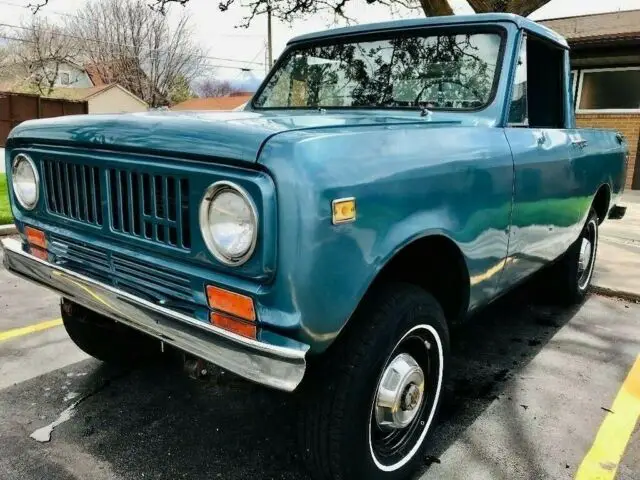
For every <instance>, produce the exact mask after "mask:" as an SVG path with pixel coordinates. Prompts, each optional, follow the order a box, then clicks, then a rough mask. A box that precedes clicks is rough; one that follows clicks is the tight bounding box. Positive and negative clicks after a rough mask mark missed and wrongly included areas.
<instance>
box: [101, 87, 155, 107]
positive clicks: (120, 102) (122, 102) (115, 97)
mask: <svg viewBox="0 0 640 480" xmlns="http://www.w3.org/2000/svg"><path fill="white" fill-rule="evenodd" d="M146 111H147V105H146V104H145V103H143V102H141V101H140V100H137V99H136V98H134V97H132V96H131V95H129V94H128V93H125V92H123V91H122V90H120V89H119V88H117V87H114V88H110V89H108V90H105V91H103V92H100V93H99V94H97V95H95V96H93V97H91V98H89V113H132V112H146Z"/></svg>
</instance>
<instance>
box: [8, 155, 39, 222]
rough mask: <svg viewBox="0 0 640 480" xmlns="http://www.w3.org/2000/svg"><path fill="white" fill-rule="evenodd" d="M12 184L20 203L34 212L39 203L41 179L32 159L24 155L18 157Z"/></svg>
mask: <svg viewBox="0 0 640 480" xmlns="http://www.w3.org/2000/svg"><path fill="white" fill-rule="evenodd" d="M11 183H12V186H13V193H14V194H15V195H16V199H17V200H18V203H19V204H20V205H22V207H23V208H26V209H27V210H33V208H35V206H36V204H37V203H38V195H39V193H38V192H39V190H40V185H39V184H40V178H39V177H38V171H37V170H36V166H35V164H34V163H33V160H31V157H29V156H28V155H25V154H24V153H20V154H18V155H16V158H14V159H13V166H12V169H11Z"/></svg>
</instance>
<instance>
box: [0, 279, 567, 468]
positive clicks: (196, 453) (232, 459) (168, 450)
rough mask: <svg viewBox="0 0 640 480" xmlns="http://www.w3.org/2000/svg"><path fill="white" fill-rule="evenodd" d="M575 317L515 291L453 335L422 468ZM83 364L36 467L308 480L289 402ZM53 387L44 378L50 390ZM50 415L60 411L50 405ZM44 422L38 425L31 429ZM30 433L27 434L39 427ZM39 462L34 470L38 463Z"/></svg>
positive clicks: (164, 373) (220, 380)
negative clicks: (65, 412) (76, 399)
mask: <svg viewBox="0 0 640 480" xmlns="http://www.w3.org/2000/svg"><path fill="white" fill-rule="evenodd" d="M576 311H577V308H572V309H561V308H558V307H551V306H546V305H541V304H539V303H534V301H533V299H532V298H531V294H530V293H529V291H525V289H520V290H518V291H516V292H513V293H512V294H511V295H509V296H508V297H506V298H505V299H503V300H500V301H498V302H496V303H495V304H493V305H492V306H490V307H488V308H487V309H485V310H484V311H482V312H481V313H480V314H478V315H476V316H475V317H474V318H472V319H471V321H470V322H469V323H467V324H466V325H464V326H463V327H460V328H459V329H458V330H457V331H455V332H454V335H453V338H454V343H453V346H452V353H453V364H452V368H451V373H452V375H451V378H450V379H449V381H448V383H447V385H446V388H445V398H444V405H443V408H442V410H441V415H440V420H441V421H440V424H439V425H438V427H437V428H436V430H435V431H434V434H433V435H432V440H431V443H430V446H429V449H428V455H429V456H428V457H427V458H426V459H425V465H427V464H428V463H429V462H432V461H434V459H437V458H438V456H439V455H441V454H442V452H444V451H445V450H446V449H447V447H448V446H449V445H450V444H451V443H452V442H454V441H455V439H456V438H457V437H458V436H459V435H460V434H461V433H462V432H464V430H465V429H466V428H467V427H468V426H469V425H470V424H471V423H472V422H473V421H474V420H475V419H476V418H477V417H478V416H479V415H480V414H481V413H482V412H483V411H484V410H485V409H486V408H487V407H488V406H489V405H490V404H491V402H493V401H494V400H495V399H497V398H500V397H501V392H502V390H503V389H504V384H505V382H506V381H507V380H509V379H510V378H512V377H513V376H514V375H517V374H518V372H519V371H520V370H521V369H522V368H523V367H524V366H526V364H527V363H529V362H530V361H531V360H532V359H533V358H534V357H535V356H536V354H537V353H538V352H539V351H540V350H541V349H542V348H543V346H544V345H545V344H546V343H547V342H548V341H549V340H550V339H551V337H552V336H553V335H554V334H555V333H556V332H557V331H558V330H559V329H560V328H562V327H563V326H564V325H565V324H566V323H567V322H568V321H569V320H570V319H571V318H572V317H573V316H574V314H575V312H576ZM85 363H87V364H88V365H89V366H88V367H86V366H85V367H84V368H85V369H88V370H89V372H88V374H87V375H86V376H85V377H82V378H81V380H79V381H78V382H76V383H79V386H80V388H82V389H83V390H84V391H85V392H93V393H92V394H90V395H89V396H88V397H87V398H86V399H85V400H84V401H83V402H82V403H81V404H80V405H78V407H77V409H76V410H77V411H76V414H75V416H74V417H73V418H72V420H71V421H68V422H66V423H64V424H62V425H60V426H58V427H57V428H56V430H55V431H54V433H53V439H52V441H51V443H49V444H43V445H42V448H44V449H45V450H47V451H49V454H48V455H45V457H46V458H53V457H55V456H56V455H57V454H58V449H62V450H61V451H63V450H64V451H68V452H73V451H79V452H84V453H83V454H84V455H86V454H89V455H90V456H91V457H92V459H93V460H91V462H89V463H93V462H95V460H98V462H97V463H98V464H100V465H103V466H104V469H103V470H101V471H99V472H98V471H95V472H93V473H92V475H91V476H92V478H95V479H100V478H113V477H117V478H145V479H148V478H152V479H153V478H163V479H164V478H171V479H178V478H187V479H205V478H206V479H216V478H224V479H227V478H233V479H252V480H257V479H267V478H274V479H306V478H308V477H307V475H306V473H305V472H304V470H303V467H302V465H301V463H300V460H299V458H298V455H297V451H296V426H295V413H296V412H295V402H294V399H293V398H292V397H291V396H290V395H287V394H282V393H279V392H274V391H269V390H266V389H263V388H261V387H257V386H254V385H252V384H249V383H246V382H244V381H242V380H240V379H238V378H236V377H235V376H232V375H230V374H221V373H217V374H216V375H214V376H213V377H212V379H210V380H208V381H196V380H191V379H189V378H187V377H186V376H185V375H184V374H183V373H182V372H180V371H178V370H177V369H175V368H173V369H169V370H167V368H166V366H165V365H157V366H150V367H145V368H142V369H138V370H134V371H131V372H118V371H114V370H110V369H108V368H107V367H105V366H102V365H99V364H97V363H95V362H93V361H88V362H85ZM96 365H99V366H97V367H96ZM52 375H54V374H50V375H47V376H45V377H49V376H52ZM59 375H60V376H62V377H63V376H64V375H65V374H64V373H60V374H59ZM67 376H68V374H67ZM42 378H43V377H40V379H34V380H31V381H29V382H25V383H24V384H20V385H18V386H16V387H13V388H12V389H7V390H5V391H4V392H2V393H1V394H0V397H3V396H5V397H6V396H7V395H14V394H13V393H11V392H12V391H13V390H20V391H19V392H16V393H15V395H17V396H18V397H20V396H21V395H22V396H24V397H25V400H24V402H28V401H30V400H28V399H27V397H28V395H27V390H28V389H32V390H35V389H36V388H40V387H39V386H37V385H38V384H37V383H36V381H39V382H40V383H42ZM55 381H57V380H56V379H55V378H54V377H51V379H50V382H51V383H55ZM76 388H77V387H76ZM21 392H22V393H21ZM501 400H502V399H501ZM4 401H6V400H4ZM4 401H3V403H4ZM64 406H66V405H63V406H62V408H64ZM18 408H21V407H20V406H19V405H16V409H18ZM55 408H56V409H58V408H59V410H60V411H61V410H62V408H60V405H56V406H55ZM514 408H524V407H521V406H519V405H514ZM41 418H42V417H41ZM52 420H53V419H49V418H48V417H47V420H46V421H42V422H41V423H47V422H49V421H52ZM35 423H36V422H34V429H35V428H37V427H39V426H41V425H40V424H38V425H35ZM0 424H1V422H0ZM514 428H517V427H514ZM29 433H30V432H25V434H24V437H21V438H20V440H19V443H23V442H24V440H23V438H26V437H28V434H29ZM26 442H28V443H25V444H24V445H25V446H26V447H27V448H33V449H36V445H37V444H35V443H34V442H33V441H32V440H30V439H28V438H26ZM17 445H18V444H17V443H16V450H17V451H16V454H18V449H17ZM19 451H23V448H20V449H19ZM20 455H23V454H20ZM25 455H27V454H25ZM68 455H70V456H73V454H72V453H68ZM39 458H40V459H39V460H38V461H39V462H42V461H48V460H46V458H45V459H42V458H41V457H39ZM81 461H82V459H81V458H80V459H78V458H73V459H71V460H70V462H71V463H77V462H81ZM58 463H59V462H58ZM65 463H66V462H65ZM34 468H35V466H34ZM78 468H80V467H78V466H77V465H76V466H75V467H73V470H75V471H79V470H77V469H78ZM0 470H1V469H0ZM23 478H32V477H30V476H25V477H23ZM34 478H35V477H34ZM51 478H58V477H51ZM59 478H66V477H64V476H61V477H59Z"/></svg>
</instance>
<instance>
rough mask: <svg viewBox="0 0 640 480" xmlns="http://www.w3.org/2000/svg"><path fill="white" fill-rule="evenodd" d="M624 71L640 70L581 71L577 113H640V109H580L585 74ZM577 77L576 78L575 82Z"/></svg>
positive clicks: (600, 69)
mask: <svg viewBox="0 0 640 480" xmlns="http://www.w3.org/2000/svg"><path fill="white" fill-rule="evenodd" d="M623 70H640V66H638V67H614V68H586V69H583V70H580V81H579V83H578V95H577V96H576V107H575V108H576V113H639V112H640V107H639V108H582V109H581V108H579V106H580V99H581V97H582V85H583V83H584V82H583V80H584V74H585V73H591V72H616V71H623ZM576 78H577V77H574V81H575V80H576Z"/></svg>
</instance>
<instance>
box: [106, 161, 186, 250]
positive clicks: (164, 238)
mask: <svg viewBox="0 0 640 480" xmlns="http://www.w3.org/2000/svg"><path fill="white" fill-rule="evenodd" d="M107 172H108V175H107V177H108V181H109V192H110V195H109V199H110V212H111V227H112V228H113V229H114V230H115V231H118V232H121V233H127V234H130V235H133V236H136V237H141V238H145V239H148V240H152V241H155V242H159V243H164V244H166V245H171V246H174V247H180V248H185V249H189V248H191V237H190V235H189V223H188V212H189V183H188V181H187V180H186V179H183V178H174V177H170V176H165V175H153V174H149V173H137V172H130V171H126V170H117V169H109V170H108V171H107Z"/></svg>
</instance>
